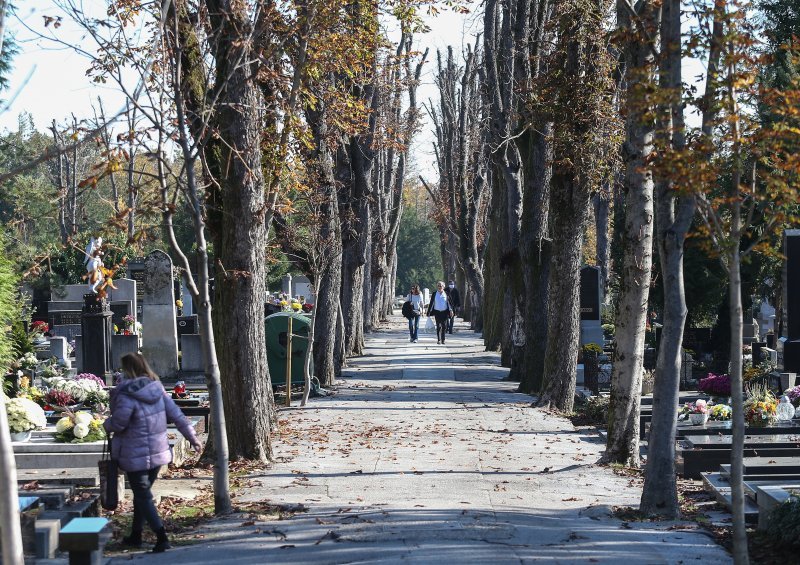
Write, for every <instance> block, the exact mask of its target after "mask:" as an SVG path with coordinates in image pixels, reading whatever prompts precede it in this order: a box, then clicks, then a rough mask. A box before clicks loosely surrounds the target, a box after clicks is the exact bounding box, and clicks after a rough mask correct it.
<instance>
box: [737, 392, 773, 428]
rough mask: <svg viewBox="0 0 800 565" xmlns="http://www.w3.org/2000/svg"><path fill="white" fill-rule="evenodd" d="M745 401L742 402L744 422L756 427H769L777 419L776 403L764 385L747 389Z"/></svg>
mask: <svg viewBox="0 0 800 565" xmlns="http://www.w3.org/2000/svg"><path fill="white" fill-rule="evenodd" d="M747 392H748V396H747V400H745V401H744V420H745V422H747V424H749V425H751V426H757V427H766V426H771V425H772V424H774V423H775V420H776V419H777V417H778V401H777V399H776V398H775V396H774V395H773V394H772V393H771V392H770V390H769V387H767V385H766V384H754V385H752V386H750V387H748V390H747Z"/></svg>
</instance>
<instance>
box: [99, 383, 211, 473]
mask: <svg viewBox="0 0 800 565" xmlns="http://www.w3.org/2000/svg"><path fill="white" fill-rule="evenodd" d="M168 422H172V423H174V424H175V425H176V426H177V427H178V430H179V431H180V432H181V434H183V436H184V437H185V438H186V439H188V440H189V441H191V442H192V443H196V442H197V436H196V435H195V433H194V428H192V426H191V424H190V423H189V420H188V419H186V416H184V415H183V412H181V409H180V408H178V406H177V405H176V404H175V402H174V401H173V400H172V398H170V397H169V396H167V393H166V391H164V386H163V385H162V384H161V383H160V382H158V381H151V380H150V379H149V378H147V377H137V378H135V379H127V380H124V381H122V383H121V384H120V385H119V386H117V387H116V388H115V389H114V390H113V391H111V416H110V417H109V418H107V419H106V421H105V422H103V427H104V428H105V429H106V431H107V432H113V433H114V438H113V441H112V442H111V457H112V458H114V459H116V460H117V461H118V462H119V467H120V469H122V470H123V471H146V470H148V469H153V468H155V467H159V466H161V465H167V464H168V463H169V462H170V461H172V451H170V448H169V442H168V441H167V423H168Z"/></svg>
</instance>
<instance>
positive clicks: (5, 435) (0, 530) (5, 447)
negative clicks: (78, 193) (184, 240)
mask: <svg viewBox="0 0 800 565" xmlns="http://www.w3.org/2000/svg"><path fill="white" fill-rule="evenodd" d="M0 37H2V36H1V35H0ZM0 470H2V471H3V472H2V473H0V524H1V525H0V534H2V536H0V540H2V543H3V563H8V565H22V564H23V562H24V558H23V555H22V530H21V529H20V524H19V500H18V498H17V490H18V486H17V465H16V461H15V459H14V450H13V448H12V447H11V436H10V435H9V431H8V416H7V415H6V395H5V394H3V393H2V392H0Z"/></svg>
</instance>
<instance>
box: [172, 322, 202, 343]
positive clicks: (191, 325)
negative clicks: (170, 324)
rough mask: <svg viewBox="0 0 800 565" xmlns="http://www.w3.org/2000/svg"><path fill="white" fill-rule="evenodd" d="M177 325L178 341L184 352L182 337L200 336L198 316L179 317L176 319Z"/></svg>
mask: <svg viewBox="0 0 800 565" xmlns="http://www.w3.org/2000/svg"><path fill="white" fill-rule="evenodd" d="M176 323H177V326H178V339H179V340H180V343H181V351H183V345H182V344H183V340H182V339H181V337H182V336H184V335H190V334H199V333H200V326H199V324H198V322H197V316H178V317H177V318H176Z"/></svg>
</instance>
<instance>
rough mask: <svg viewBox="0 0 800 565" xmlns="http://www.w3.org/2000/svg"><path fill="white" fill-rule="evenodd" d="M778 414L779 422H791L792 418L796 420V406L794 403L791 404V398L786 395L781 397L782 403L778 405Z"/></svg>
mask: <svg viewBox="0 0 800 565" xmlns="http://www.w3.org/2000/svg"><path fill="white" fill-rule="evenodd" d="M777 412H778V421H779V422H789V421H791V419H792V418H794V406H792V403H791V402H789V397H788V396H786V395H785V394H784V395H783V396H782V397H781V401H780V402H779V403H778V410H777Z"/></svg>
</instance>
